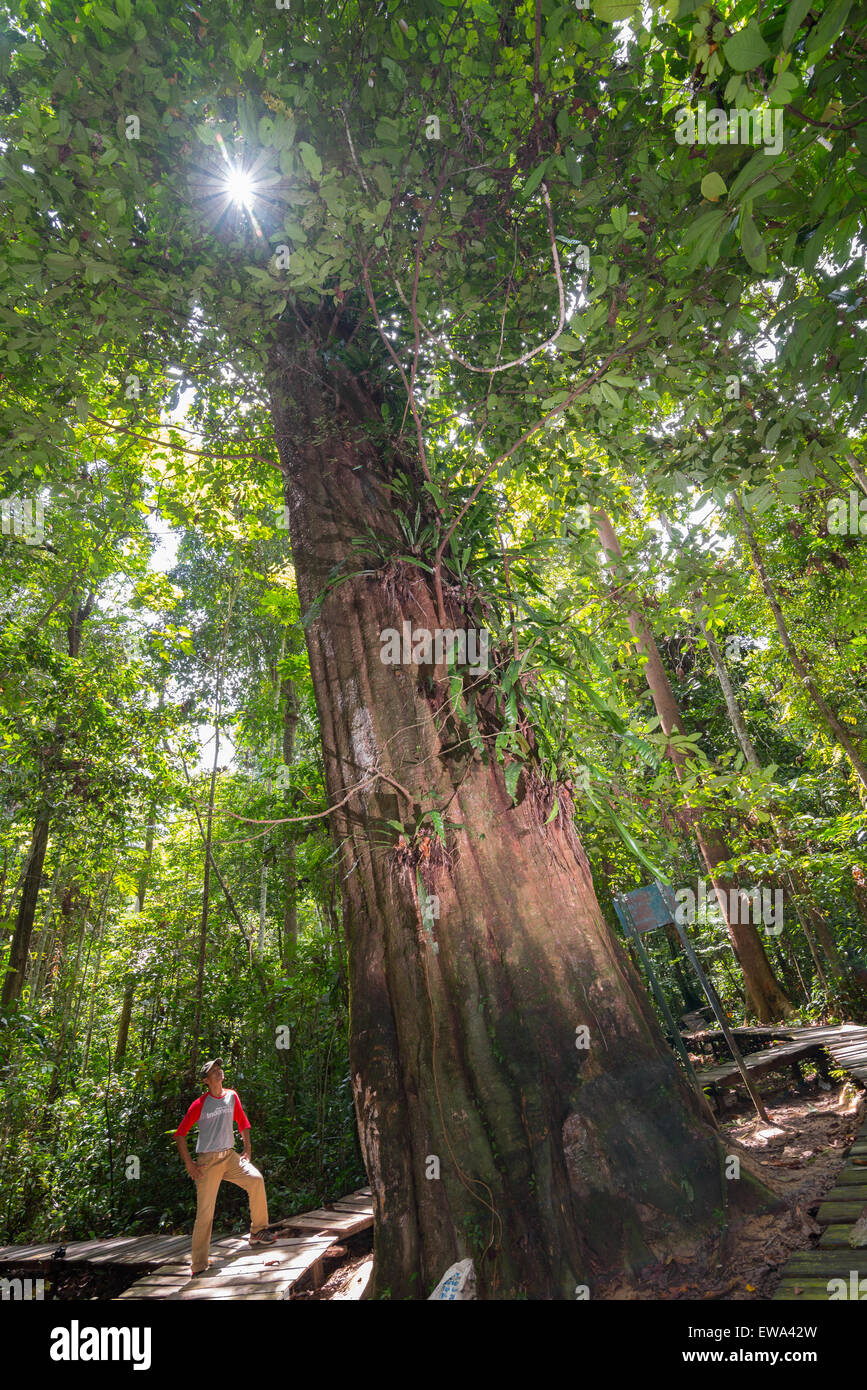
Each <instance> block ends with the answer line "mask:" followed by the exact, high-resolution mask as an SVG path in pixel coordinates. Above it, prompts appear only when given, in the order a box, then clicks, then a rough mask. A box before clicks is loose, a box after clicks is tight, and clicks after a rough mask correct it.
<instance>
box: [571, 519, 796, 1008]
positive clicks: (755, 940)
mask: <svg viewBox="0 0 867 1390" xmlns="http://www.w3.org/2000/svg"><path fill="white" fill-rule="evenodd" d="M596 527H597V530H598V532H599V539H600V541H601V542H602V547H603V549H604V550H605V551H606V552H607V553H608V555H609V565H610V568H611V573H612V577H613V579H614V581H615V583H622V574H621V573H619V572H618V567H619V566H620V564H621V562H622V560H623V552H622V551H621V549H620V542H619V541H618V539H617V535H616V533H615V531H614V527H613V526H612V524H611V520H610V518H609V516H608V515H607V513H606V512H604V511H598V512H597V513H596ZM624 607H625V612H626V620H627V622H628V624H629V630H630V632H631V633H632V635H633V637H634V638H635V642H636V645H637V647H638V649H639V651H640V652H641V654H642V655H643V656H644V657H645V666H644V678H645V680H646V681H647V685H648V688H649V690H650V693H651V695H652V697H653V703H654V705H655V707H656V713H657V715H658V716H659V722H660V724H661V726H662V731H663V733H664V734H665V735H666V737H667V738H671V737H672V735H676V734H685V733H686V725H685V723H684V720H683V716H682V715H681V712H680V707H679V705H678V703H677V700H676V699H675V695H674V691H673V690H672V688H671V682H670V681H669V679H668V673H667V672H666V669H665V667H664V665H663V663H662V657H661V656H660V654H659V648H658V647H657V645H656V639H655V637H654V635H653V632H652V630H651V628H650V625H649V623H648V622H647V620H646V618H645V617H644V615H643V613H642V612H641V611H640V609H639V608H638V607H637V606H636V604H635V603H634V602H633V601H632V600H631V599H627V600H625V602H624ZM668 755H669V757H670V759H671V762H672V765H673V767H674V770H675V773H676V775H677V777H678V780H682V778H683V775H684V772H685V769H686V760H685V758H684V756H683V754H682V753H681V751H680V750H679V749H678V748H677V747H676V746H675V745H674V744H669V747H668ZM694 833H695V838H696V841H697V843H698V847H699V850H700V852H701V856H702V859H703V860H704V862H705V867H706V868H707V872H708V875H709V876H710V880H711V884H712V885H713V889H714V892H715V894H716V898H717V902H718V904H719V908H720V911H721V913H722V917H723V921H724V922H725V924H726V928H727V930H728V934H729V938H730V940H731V943H732V949H733V951H734V953H735V956H736V957H737V961H738V964H739V965H740V967H741V970H742V971H743V976H744V983H745V985H746V989H747V993H748V995H749V997H750V999H751V1001H752V1004H753V1008H754V1009H755V1011H756V1014H757V1015H758V1017H759V1019H760V1020H761V1021H762V1022H763V1023H770V1022H772V1021H773V1020H774V1019H777V1018H780V1017H781V1016H782V1017H786V1016H788V1015H789V1014H791V1013H793V1012H794V1009H793V1006H792V1004H791V1002H790V1000H789V999H788V998H787V997H786V995H785V993H784V991H783V988H782V986H781V985H780V983H779V981H778V980H777V978H776V976H775V975H774V972H773V970H772V969H771V965H770V962H769V960H768V957H767V954H766V953H765V948H764V946H763V944H762V939H761V937H760V936H759V933H758V931H757V930H756V927H755V925H754V923H753V922H752V921H750V919H749V909H748V907H747V903H748V900H747V898H746V895H741V892H740V888H739V886H738V884H737V883H736V881H734V880H733V879H729V878H728V877H726V878H721V877H720V875H719V874H718V873H717V871H716V870H717V865H718V864H722V863H725V861H726V860H727V859H730V858H731V850H730V849H729V847H728V845H727V844H726V843H725V840H724V839H723V837H722V835H721V834H720V833H719V831H717V830H715V829H713V828H712V827H710V826H706V825H702V824H701V823H700V822H698V821H696V822H694ZM731 889H734V891H735V892H736V893H737V895H738V901H739V903H740V904H741V908H740V910H739V911H738V912H737V917H738V921H737V922H735V921H734V920H733V918H734V916H735V914H734V913H732V912H731V910H730V902H731V898H730V890H731Z"/></svg>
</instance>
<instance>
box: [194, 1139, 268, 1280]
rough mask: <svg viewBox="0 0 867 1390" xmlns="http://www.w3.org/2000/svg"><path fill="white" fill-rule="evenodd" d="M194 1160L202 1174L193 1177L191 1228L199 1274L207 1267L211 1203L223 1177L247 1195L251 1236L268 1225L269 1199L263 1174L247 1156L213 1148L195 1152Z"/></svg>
mask: <svg viewBox="0 0 867 1390" xmlns="http://www.w3.org/2000/svg"><path fill="white" fill-rule="evenodd" d="M196 1163H197V1164H198V1165H199V1167H200V1168H201V1170H202V1176H201V1177H200V1178H198V1179H197V1180H196V1199H197V1205H196V1224H195V1227H194V1228H193V1256H192V1265H193V1273H194V1274H200V1273H201V1271H202V1270H203V1269H207V1267H208V1249H209V1247H210V1244H211V1228H212V1227H213V1224H214V1204H215V1202H216V1200H217V1192H218V1191H219V1187H220V1183H221V1182H222V1181H223V1179H224V1178H225V1179H226V1181H227V1182H233V1183H236V1184H237V1186H238V1187H243V1188H244V1190H245V1191H246V1193H247V1195H248V1196H249V1198H250V1233H251V1235H252V1234H253V1233H254V1232H258V1231H261V1229H262V1227H263V1226H267V1225H268V1202H267V1199H266V1197H265V1179H264V1178H263V1177H262V1174H261V1173H260V1172H259V1170H258V1168H254V1167H253V1165H252V1163H249V1162H248V1161H247V1159H242V1158H241V1155H240V1154H238V1153H236V1151H235V1150H234V1149H216V1150H215V1151H214V1152H213V1153H204V1154H196Z"/></svg>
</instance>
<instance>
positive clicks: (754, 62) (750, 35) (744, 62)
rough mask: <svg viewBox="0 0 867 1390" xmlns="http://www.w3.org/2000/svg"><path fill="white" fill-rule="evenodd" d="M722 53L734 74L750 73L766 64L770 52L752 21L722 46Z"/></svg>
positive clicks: (760, 32)
mask: <svg viewBox="0 0 867 1390" xmlns="http://www.w3.org/2000/svg"><path fill="white" fill-rule="evenodd" d="M723 53H724V54H725V59H726V62H727V63H728V65H729V67H731V68H734V70H735V72H752V70H753V68H757V67H759V66H760V64H762V63H765V62H767V60H768V58H770V56H771V50H770V49H769V48H768V45H767V44H766V43H765V41H764V39H763V38H762V31H761V29H760V28H759V26H758V24H757V22H756V21H755V20H754V19H751V20H750V22H749V24H747V26H746V27H745V28H744V29H741V30H740V31H739V33H737V34H733V35H732V37H731V38H730V39H729V41H728V43H725V44H723Z"/></svg>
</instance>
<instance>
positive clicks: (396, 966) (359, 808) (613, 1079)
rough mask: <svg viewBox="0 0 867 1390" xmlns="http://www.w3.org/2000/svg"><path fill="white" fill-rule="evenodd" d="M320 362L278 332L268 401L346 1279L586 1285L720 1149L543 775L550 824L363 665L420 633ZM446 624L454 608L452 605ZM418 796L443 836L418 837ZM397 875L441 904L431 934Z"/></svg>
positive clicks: (515, 1286)
mask: <svg viewBox="0 0 867 1390" xmlns="http://www.w3.org/2000/svg"><path fill="white" fill-rule="evenodd" d="M322 361H323V359H322V358H321V357H318V356H314V355H313V353H311V354H310V355H309V356H307V357H305V359H304V361H303V363H301V364H299V365H298V366H297V367H295V366H294V364H293V363H292V362H291V360H290V359H288V358H287V356H286V355H285V354H284V353H283V352H282V350H278V352H277V354H275V359H273V360H272V372H271V401H272V418H273V422H274V427H275V433H276V437H277V443H278V447H279V451H280V458H281V463H282V467H283V469H284V473H285V488H286V497H287V501H288V504H289V508H290V531H291V540H292V552H293V559H294V563H295V569H296V575H297V582H298V588H299V593H300V597H301V603H302V612H305V613H306V614H307V642H308V650H309V655H310V666H311V670H312V675H313V684H314V689H315V693H316V700H317V704H318V709H319V717H320V721H321V727H322V740H323V746H324V760H325V769H326V784H327V789H328V795H329V799H330V802H331V804H332V805H333V806H335V808H336V809H335V810H334V812H333V815H332V828H333V831H334V835H335V839H336V842H337V845H338V852H339V858H340V866H341V868H340V872H341V879H342V882H343V887H344V893H345V914H344V918H345V929H346V934H347V940H348V946H349V977H350V1009H351V1042H350V1065H351V1072H352V1083H353V1091H354V1097H355V1104H356V1112H357V1117H358V1123H359V1130H360V1136H361V1142H362V1149H363V1152H364V1156H365V1162H366V1165H367V1171H368V1174H369V1177H370V1181H371V1185H372V1188H373V1192H374V1210H375V1261H374V1270H373V1275H372V1280H371V1285H370V1288H369V1296H372V1297H378V1296H390V1297H392V1298H398V1299H404V1298H425V1297H426V1296H427V1295H428V1293H429V1292H430V1290H431V1288H432V1287H433V1285H434V1284H435V1282H436V1281H437V1280H438V1279H439V1278H440V1276H441V1275H442V1273H443V1271H444V1270H445V1269H446V1267H447V1266H448V1265H449V1264H450V1263H451V1262H452V1261H454V1260H455V1259H457V1258H462V1257H466V1256H468V1255H473V1256H474V1257H475V1259H476V1267H477V1272H478V1277H479V1282H480V1292H481V1296H482V1297H488V1298H490V1297H494V1298H512V1297H518V1296H521V1295H524V1296H529V1297H531V1298H540V1299H567V1298H572V1297H574V1295H575V1289H576V1285H579V1284H586V1285H588V1286H589V1288H590V1292H591V1295H592V1293H593V1290H594V1288H598V1287H599V1284H600V1281H601V1280H603V1279H604V1278H605V1277H606V1276H607V1275H612V1274H617V1273H622V1272H623V1271H630V1270H631V1271H634V1270H636V1269H638V1268H639V1267H640V1266H641V1265H642V1264H643V1263H644V1262H646V1261H648V1260H650V1259H652V1258H654V1252H658V1251H659V1250H661V1249H662V1248H664V1246H665V1243H666V1242H667V1241H668V1240H675V1239H679V1238H683V1237H685V1236H686V1235H687V1234H688V1235H690V1236H694V1235H695V1234H696V1233H697V1232H700V1231H705V1232H706V1231H707V1230H708V1229H709V1228H710V1227H711V1225H712V1223H713V1213H714V1209H715V1208H716V1209H717V1210H719V1209H720V1208H721V1207H723V1206H724V1205H725V1203H726V1192H725V1189H726V1183H725V1180H724V1178H723V1177H722V1172H721V1162H720V1153H721V1151H720V1148H719V1146H718V1143H717V1140H716V1137H715V1134H714V1130H713V1127H712V1122H711V1120H710V1117H709V1114H708V1111H707V1109H706V1107H705V1106H704V1104H703V1102H702V1101H701V1099H700V1098H699V1097H698V1096H697V1095H696V1094H695V1093H694V1092H693V1091H692V1090H691V1088H690V1087H689V1086H688V1085H687V1083H686V1081H685V1080H684V1078H683V1076H682V1074H681V1073H680V1071H679V1069H678V1067H677V1065H676V1063H675V1061H674V1058H673V1056H672V1055H671V1053H670V1052H669V1050H668V1048H667V1047H666V1045H665V1043H664V1040H663V1038H662V1035H661V1032H660V1029H659V1027H658V1025H657V1022H656V1019H655V1016H654V1014H653V1012H652V1010H651V1008H650V1006H649V1003H648V1000H647V997H646V995H645V993H644V990H643V988H642V986H641V984H640V981H639V979H638V977H637V976H636V973H635V971H634V969H633V968H632V966H631V965H630V963H629V961H628V960H627V958H626V956H625V954H624V952H623V950H622V949H621V947H620V945H619V943H618V941H617V940H616V938H615V936H614V934H613V933H612V931H611V930H610V929H609V927H608V926H607V924H606V922H605V920H604V918H603V916H602V913H601V912H600V909H599V906H598V904H597V902H596V898H595V895H594V891H593V885H592V880H591V875H590V870H589V866H588V863H587V859H586V857H585V855H584V853H583V850H582V848H581V846H580V844H579V843H578V840H577V838H576V836H575V833H574V830H573V826H572V820H571V816H570V815H569V814H568V802H567V801H566V800H565V799H564V797H563V794H562V792H561V810H560V813H559V814H558V816H557V818H556V819H555V820H554V821H553V822H552V823H551V824H549V825H546V824H545V821H546V817H547V815H548V813H549V811H550V808H551V805H552V797H551V793H550V790H546V789H545V788H543V787H542V786H541V785H540V784H539V783H537V782H536V781H534V780H531V779H530V778H528V776H527V775H526V773H524V774H522V777H521V781H520V783H519V789H518V804H517V805H513V804H512V802H511V799H510V797H509V796H508V795H507V793H506V790H505V786H504V779H503V776H502V772H501V769H500V768H499V767H498V766H497V764H496V763H495V762H493V761H492V760H490V759H488V760H485V761H483V760H482V758H481V757H479V756H478V755H477V754H475V753H473V751H472V749H471V747H470V745H469V743H468V741H467V736H466V735H467V730H466V727H465V725H464V724H463V722H462V721H458V720H457V718H456V716H455V715H454V713H453V712H450V710H449V704H448V693H447V691H446V690H444V689H443V688H442V687H441V686H438V685H436V683H435V682H434V679H433V677H434V670H433V668H432V667H420V666H418V665H412V664H411V665H406V666H387V665H384V664H383V663H382V661H381V660H380V651H381V644H380V634H381V632H382V631H383V629H385V628H397V629H398V630H400V628H401V623H402V622H403V620H404V619H406V620H409V621H410V622H411V623H412V624H413V626H414V627H425V626H426V627H428V628H429V629H430V630H431V631H433V630H435V629H436V627H437V619H436V613H435V607H434V604H433V602H432V599H431V595H430V592H429V589H428V585H427V581H426V578H425V577H424V574H423V572H422V571H420V570H418V569H416V568H413V567H410V566H407V565H401V564H400V563H399V562H396V561H392V562H391V563H390V564H387V565H384V566H383V567H382V568H380V569H378V570H376V571H375V572H374V573H370V572H368V573H366V574H359V573H357V571H359V570H361V569H364V570H367V571H370V570H371V569H372V568H373V564H374V563H375V562H370V561H369V560H368V559H365V561H364V562H363V563H362V564H359V560H358V551H357V550H353V549H352V547H351V541H352V539H353V538H354V537H357V536H360V535H362V534H363V533H364V532H365V527H366V526H369V527H371V528H372V529H373V530H374V531H375V532H376V534H377V536H378V537H379V538H380V541H381V542H382V544H383V545H384V546H385V547H387V548H388V549H389V550H391V551H393V552H394V553H395V554H397V553H399V552H401V551H403V550H404V549H405V542H403V541H402V539H401V538H400V534H399V531H398V529H397V526H396V524H395V523H394V520H393V510H394V506H395V500H394V496H393V494H391V493H389V492H388V490H387V488H386V482H387V475H388V464H387V463H386V462H385V460H384V456H385V455H386V450H385V449H384V448H382V446H381V445H380V446H379V447H378V446H377V443H376V441H377V440H378V439H381V436H382V417H381V414H380V410H379V403H378V402H377V401H375V400H373V399H371V398H370V397H369V396H368V395H366V394H365V392H364V390H363V389H362V387H361V385H360V384H359V383H358V382H357V381H354V380H350V379H348V378H347V377H345V376H344V377H338V376H337V370H338V369H336V368H334V369H333V370H334V373H335V374H334V376H333V377H332V378H331V380H330V381H328V382H325V381H323V380H322V378H321V375H320V373H321V372H324V371H326V370H328V369H327V368H326V367H324V366H322ZM401 466H402V467H404V468H406V467H407V465H406V463H405V462H404V463H402V465H401ZM338 571H339V572H340V575H349V576H351V577H348V578H346V579H344V580H343V582H341V583H335V582H334V581H335V577H336V576H337V574H338ZM353 571H354V572H355V573H354V574H353V573H352V572H353ZM446 592H447V594H448V593H449V592H450V591H449V589H448V586H447V587H446ZM450 619H451V625H452V626H454V627H460V626H467V625H469V623H468V620H467V619H466V618H464V617H463V615H460V614H459V613H458V611H457V609H456V607H455V606H454V605H453V606H452V608H451V613H450ZM429 810H435V811H439V812H441V814H442V815H443V817H444V819H445V821H446V823H447V824H446V842H445V844H443V843H442V842H441V841H440V840H439V838H438V837H437V836H436V835H433V836H431V835H425V834H423V833H421V832H420V822H421V821H422V819H423V817H424V814H425V812H427V811H429ZM389 821H395V822H400V823H401V824H402V825H403V826H404V828H405V829H404V833H403V835H400V834H399V833H398V832H396V831H395V830H394V829H393V828H392V827H390V826H389V824H388V822H389ZM428 825H430V822H428ZM449 826H451V828H449ZM419 883H421V884H423V888H424V891H425V892H426V893H428V894H431V895H436V896H437V898H438V899H439V917H438V918H437V919H436V920H435V921H434V922H433V929H431V927H430V925H429V924H428V925H427V926H425V925H424V924H423V922H422V919H421V912H420V904H419V891H418V885H419ZM434 945H435V946H436V947H437V950H436V951H435V950H434ZM583 1027H586V1028H587V1029H588V1030H589V1035H588V1037H589V1046H588V1047H586V1048H583V1047H581V1046H579V1045H578V1044H579V1043H580V1042H581V1041H582V1040H583V1035H582V1033H581V1032H580V1030H581V1029H582V1028H583ZM435 1159H436V1160H438V1161H439V1170H440V1176H439V1177H437V1176H435V1174H436V1170H437V1163H436V1162H435ZM732 1186H733V1187H735V1188H740V1187H741V1184H733V1185H732ZM663 1228H664V1230H665V1234H663Z"/></svg>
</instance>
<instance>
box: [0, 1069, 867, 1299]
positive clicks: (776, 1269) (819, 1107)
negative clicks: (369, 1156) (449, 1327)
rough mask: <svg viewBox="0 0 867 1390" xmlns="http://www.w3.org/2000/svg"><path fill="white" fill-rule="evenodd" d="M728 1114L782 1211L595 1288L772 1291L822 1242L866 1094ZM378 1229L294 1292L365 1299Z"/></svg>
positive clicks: (798, 1099)
mask: <svg viewBox="0 0 867 1390" xmlns="http://www.w3.org/2000/svg"><path fill="white" fill-rule="evenodd" d="M728 1099H729V1100H730V1101H731V1100H734V1104H732V1105H730V1107H729V1108H728V1109H727V1110H726V1111H725V1113H724V1115H723V1116H722V1117H721V1118H720V1127H721V1131H722V1134H723V1135H724V1136H725V1138H726V1139H727V1140H729V1141H731V1145H732V1150H731V1151H732V1152H734V1153H739V1154H740V1155H741V1156H742V1158H743V1159H745V1160H746V1165H747V1166H749V1168H750V1170H751V1171H752V1172H753V1173H755V1174H756V1175H757V1176H759V1177H760V1178H761V1180H762V1181H763V1182H764V1183H765V1185H766V1186H767V1187H768V1188H770V1189H771V1191H772V1192H774V1193H775V1194H776V1195H777V1196H778V1197H779V1198H781V1199H782V1201H783V1203H784V1206H782V1207H781V1208H780V1209H779V1210H777V1211H764V1212H762V1211H759V1212H756V1213H752V1214H749V1215H746V1216H744V1217H742V1218H740V1219H739V1220H737V1221H734V1222H733V1223H732V1225H731V1226H730V1228H729V1229H728V1230H727V1232H726V1233H725V1235H724V1236H723V1238H722V1239H720V1237H719V1235H716V1234H715V1235H711V1236H709V1237H706V1238H705V1239H704V1240H700V1241H695V1242H692V1243H691V1244H684V1245H683V1246H682V1247H681V1248H676V1249H674V1250H671V1249H667V1250H666V1253H665V1256H664V1257H662V1258H660V1260H659V1262H658V1263H657V1264H656V1265H653V1266H651V1267H650V1268H649V1269H648V1268H645V1269H644V1270H643V1271H642V1278H641V1281H640V1284H639V1282H638V1281H636V1282H635V1283H628V1282H623V1281H619V1282H618V1283H616V1284H611V1285H609V1286H607V1287H605V1288H600V1289H598V1290H596V1291H595V1297H597V1298H603V1299H605V1300H666V1301H667V1300H672V1299H677V1300H679V1299H683V1300H710V1301H714V1300H720V1301H724V1302H729V1301H732V1300H744V1299H768V1298H770V1297H771V1295H772V1294H773V1292H774V1289H775V1288H776V1286H777V1283H778V1282H779V1279H780V1274H781V1271H782V1267H783V1265H784V1264H785V1263H786V1261H787V1260H788V1258H789V1256H790V1255H791V1254H792V1253H793V1252H794V1251H796V1250H806V1249H808V1248H810V1246H811V1245H814V1244H815V1243H816V1241H817V1239H818V1237H819V1235H820V1233H821V1227H820V1226H819V1225H818V1224H817V1222H816V1221H815V1220H814V1218H813V1213H815V1211H816V1209H817V1207H818V1205H819V1203H820V1202H821V1200H822V1198H823V1197H824V1195H825V1193H826V1192H828V1191H829V1190H830V1189H831V1188H832V1187H833V1186H834V1184H835V1181H836V1178H837V1175H838V1173H839V1172H840V1170H841V1168H842V1167H843V1163H844V1155H845V1153H846V1151H847V1149H848V1147H849V1145H850V1144H851V1142H852V1140H853V1138H854V1136H855V1131H856V1130H857V1128H858V1126H859V1124H860V1122H861V1118H862V1117H863V1113H864V1110H865V1096H864V1092H863V1091H860V1090H859V1089H858V1088H857V1087H855V1086H854V1085H853V1084H852V1082H851V1081H847V1082H845V1083H842V1082H841V1083H838V1084H835V1085H833V1086H832V1087H831V1088H829V1089H824V1083H822V1082H821V1081H820V1080H819V1078H818V1077H814V1078H813V1080H811V1081H809V1082H807V1083H806V1084H804V1085H802V1086H801V1087H799V1088H797V1089H796V1088H795V1087H794V1086H792V1085H788V1086H787V1085H781V1086H780V1087H779V1088H778V1089H776V1090H769V1089H767V1088H765V1089H764V1100H765V1104H766V1108H767V1111H768V1114H769V1116H770V1119H771V1123H770V1125H768V1124H766V1123H765V1122H764V1121H762V1120H759V1119H758V1118H757V1117H756V1115H755V1112H754V1111H753V1110H752V1107H751V1106H750V1104H749V1102H748V1101H747V1100H746V1099H745V1098H737V1099H735V1098H734V1096H733V1095H732V1093H729V1096H728ZM372 1242H373V1232H372V1230H370V1229H368V1230H366V1231H360V1232H358V1233H357V1234H356V1235H354V1236H350V1237H349V1238H342V1239H341V1240H340V1243H339V1244H335V1245H334V1246H332V1247H331V1248H330V1249H329V1251H328V1253H327V1255H326V1260H325V1263H326V1275H327V1277H326V1278H325V1281H324V1282H323V1284H322V1285H321V1286H320V1288H318V1289H315V1288H313V1287H312V1283H311V1279H310V1277H309V1276H307V1277H305V1278H304V1279H303V1280H302V1281H301V1284H300V1287H297V1288H295V1289H293V1290H292V1293H291V1299H292V1301H293V1302H298V1301H310V1302H314V1301H322V1300H330V1299H334V1300H357V1299H360V1298H361V1296H362V1294H363V1292H364V1288H365V1285H366V1284H367V1280H368V1277H369V1275H370V1267H371V1249H372ZM33 1273H34V1269H33V1267H32V1266H26V1267H24V1266H22V1268H21V1269H20V1270H18V1269H14V1270H13V1269H12V1268H5V1269H4V1274H6V1275H7V1277H14V1276H15V1275H16V1274H20V1275H22V1276H26V1275H28V1274H29V1275H33ZM142 1273H143V1271H142V1270H140V1269H136V1268H134V1267H132V1266H128V1265H127V1266H123V1267H114V1268H105V1267H102V1268H100V1267H94V1266H93V1265H88V1266H85V1265H71V1266H68V1267H66V1268H60V1269H54V1270H52V1271H51V1273H50V1274H48V1275H47V1278H48V1280H49V1281H50V1282H49V1286H48V1287H47V1288H46V1290H45V1298H46V1300H52V1301H53V1300H55V1299H57V1300H71V1301H83V1300H89V1299H97V1300H99V1301H104V1300H108V1299H112V1298H116V1297H117V1296H118V1295H119V1294H120V1293H122V1292H123V1291H124V1289H126V1288H128V1287H129V1285H130V1284H132V1283H134V1282H135V1280H136V1279H137V1278H139V1277H140V1276H141V1274H142Z"/></svg>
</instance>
